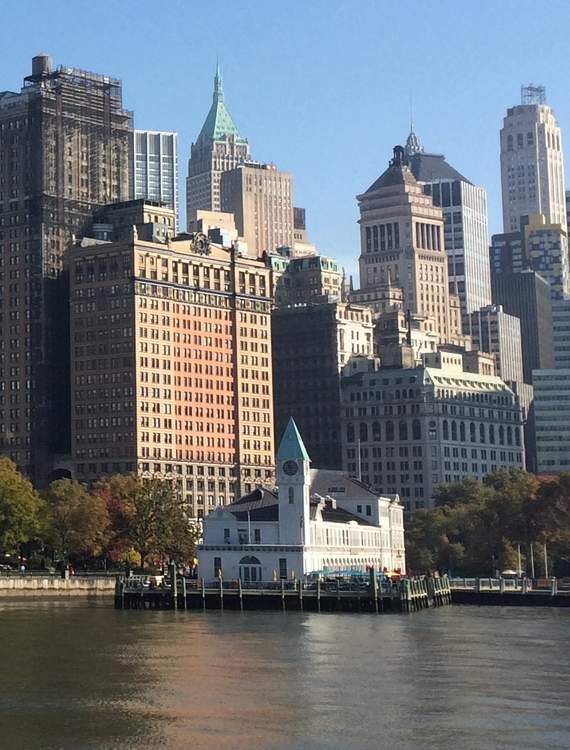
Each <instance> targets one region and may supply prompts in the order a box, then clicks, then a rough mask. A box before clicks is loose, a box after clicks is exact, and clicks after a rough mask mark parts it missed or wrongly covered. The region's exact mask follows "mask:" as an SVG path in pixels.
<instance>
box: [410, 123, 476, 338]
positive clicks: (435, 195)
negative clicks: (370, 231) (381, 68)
mask: <svg viewBox="0 0 570 750" xmlns="http://www.w3.org/2000/svg"><path fill="white" fill-rule="evenodd" d="M406 156H407V158H408V161H409V164H410V169H411V170H412V173H413V175H414V177H415V178H416V180H417V181H418V182H420V183H421V184H422V185H423V188H424V192H425V193H426V194H427V195H431V197H432V200H433V203H434V205H435V206H439V207H440V208H441V210H442V213H443V220H444V244H445V251H446V253H447V265H448V277H449V291H450V293H451V294H456V295H457V296H458V297H459V300H460V302H461V311H462V317H463V323H464V330H465V331H466V332H468V331H469V328H468V326H469V323H470V318H469V314H470V313H472V312H473V311H474V310H479V309H480V308H481V307H485V306H486V305H490V304H491V274H490V270H489V228H488V220H487V192H486V190H485V189H484V188H482V187H477V186H476V185H473V183H472V182H470V181H469V180H467V179H466V178H465V177H464V176H463V175H462V174H460V173H459V172H458V171H457V170H456V169H454V168H453V167H452V166H451V165H450V164H448V163H447V161H446V160H445V157H444V156H442V155H441V154H428V153H425V151H424V149H423V146H422V145H421V143H420V141H419V139H418V137H417V135H416V134H415V132H414V131H413V128H412V131H411V132H410V134H409V136H408V140H407V141H406Z"/></svg>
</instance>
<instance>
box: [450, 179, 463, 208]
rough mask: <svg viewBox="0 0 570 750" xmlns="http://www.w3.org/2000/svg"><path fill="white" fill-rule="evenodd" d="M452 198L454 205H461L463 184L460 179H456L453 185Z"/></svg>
mask: <svg viewBox="0 0 570 750" xmlns="http://www.w3.org/2000/svg"><path fill="white" fill-rule="evenodd" d="M451 199H452V202H453V205H454V206H460V205H461V185H460V184H459V180H455V182H453V183H452V185H451Z"/></svg>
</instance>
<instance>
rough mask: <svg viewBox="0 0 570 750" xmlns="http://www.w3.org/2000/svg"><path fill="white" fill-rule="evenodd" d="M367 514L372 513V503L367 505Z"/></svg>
mask: <svg viewBox="0 0 570 750" xmlns="http://www.w3.org/2000/svg"><path fill="white" fill-rule="evenodd" d="M366 515H367V516H371V515H372V506H371V505H367V506H366Z"/></svg>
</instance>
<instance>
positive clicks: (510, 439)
mask: <svg viewBox="0 0 570 750" xmlns="http://www.w3.org/2000/svg"><path fill="white" fill-rule="evenodd" d="M512 444H513V428H512V427H511V425H508V427H507V445H512Z"/></svg>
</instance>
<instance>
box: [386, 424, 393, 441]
mask: <svg viewBox="0 0 570 750" xmlns="http://www.w3.org/2000/svg"><path fill="white" fill-rule="evenodd" d="M393 439H394V422H392V421H390V420H389V421H388V422H386V440H393Z"/></svg>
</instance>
